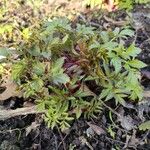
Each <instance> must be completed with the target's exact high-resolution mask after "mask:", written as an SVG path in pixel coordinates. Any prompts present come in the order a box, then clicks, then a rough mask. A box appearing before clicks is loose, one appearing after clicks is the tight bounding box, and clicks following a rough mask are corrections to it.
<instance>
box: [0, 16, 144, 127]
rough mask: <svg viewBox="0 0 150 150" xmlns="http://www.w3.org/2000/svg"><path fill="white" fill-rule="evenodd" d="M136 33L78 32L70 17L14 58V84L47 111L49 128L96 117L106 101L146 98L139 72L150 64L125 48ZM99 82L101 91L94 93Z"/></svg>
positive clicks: (47, 26) (35, 35) (35, 34)
mask: <svg viewBox="0 0 150 150" xmlns="http://www.w3.org/2000/svg"><path fill="white" fill-rule="evenodd" d="M133 34H134V32H133V31H132V30H130V29H128V28H125V29H118V28H116V29H115V30H114V31H101V32H99V31H97V30H95V29H94V28H93V27H87V26H85V25H80V24H78V25H77V26H76V28H72V27H71V23H70V22H69V21H68V20H67V19H64V18H57V19H54V20H51V21H48V22H46V23H45V22H44V23H43V25H41V26H40V27H39V28H37V29H33V30H32V32H31V33H30V34H29V35H30V36H29V37H28V40H25V41H24V43H22V44H21V45H20V47H18V48H17V54H18V59H17V60H13V59H9V60H11V63H12V79H13V80H14V81H15V82H16V83H18V85H19V86H20V90H21V91H23V93H24V94H23V96H24V98H25V99H26V100H28V99H30V100H31V99H32V100H34V101H36V103H37V106H38V107H37V108H38V109H42V110H44V111H45V117H44V118H45V121H46V122H47V124H48V126H49V127H51V128H54V127H55V126H60V127H61V129H62V130H64V129H66V128H68V127H69V126H70V124H69V123H70V122H72V120H73V119H75V118H77V119H78V118H79V117H80V116H81V115H82V114H83V115H84V116H85V117H96V115H95V114H96V113H99V112H101V110H102V103H101V101H102V100H103V101H104V100H105V101H108V100H113V99H114V100H115V102H116V104H118V103H120V104H122V105H124V102H125V100H131V101H134V100H141V99H142V87H141V85H140V82H139V80H140V78H139V77H140V75H139V74H140V73H139V69H140V68H142V67H145V66H146V65H145V64H144V63H143V62H141V61H139V60H137V59H136V56H137V55H138V54H139V53H140V51H141V50H140V49H139V48H137V47H135V45H134V44H131V45H130V46H129V47H125V46H124V41H125V39H127V38H128V37H129V36H133ZM8 53H9V50H8ZM1 54H2V53H1ZM6 57H7V56H6ZM5 61H6V60H5ZM93 81H94V82H93ZM87 82H88V83H89V84H87ZM93 83H94V86H95V87H99V88H98V89H99V90H98V91H95V89H91V87H90V85H92V84H93Z"/></svg>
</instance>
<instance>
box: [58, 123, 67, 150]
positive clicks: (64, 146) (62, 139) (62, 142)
mask: <svg viewBox="0 0 150 150" xmlns="http://www.w3.org/2000/svg"><path fill="white" fill-rule="evenodd" d="M57 130H58V132H59V135H60V138H61V143H60V144H59V145H58V148H59V146H60V145H61V144H63V148H64V150H67V149H66V144H65V142H64V139H65V138H66V136H65V137H64V138H63V136H62V134H61V131H60V129H59V127H58V126H57Z"/></svg>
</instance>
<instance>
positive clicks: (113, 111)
mask: <svg viewBox="0 0 150 150" xmlns="http://www.w3.org/2000/svg"><path fill="white" fill-rule="evenodd" d="M99 101H101V103H102V104H103V105H104V106H105V107H106V108H108V109H109V110H110V111H111V112H112V113H114V114H115V115H117V116H118V117H122V116H121V115H120V114H119V113H117V112H116V111H115V110H113V109H112V108H110V107H109V106H108V105H106V104H105V103H104V102H103V101H102V100H101V99H100V98H99Z"/></svg>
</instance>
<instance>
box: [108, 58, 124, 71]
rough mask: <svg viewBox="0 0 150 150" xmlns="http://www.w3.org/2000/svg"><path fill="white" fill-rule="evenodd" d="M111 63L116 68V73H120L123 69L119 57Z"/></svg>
mask: <svg viewBox="0 0 150 150" xmlns="http://www.w3.org/2000/svg"><path fill="white" fill-rule="evenodd" d="M110 63H111V65H113V66H114V68H115V72H116V73H119V72H120V70H121V68H122V65H121V59H120V58H119V57H117V56H115V57H113V58H112V59H111V61H110Z"/></svg>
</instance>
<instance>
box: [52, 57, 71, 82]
mask: <svg viewBox="0 0 150 150" xmlns="http://www.w3.org/2000/svg"><path fill="white" fill-rule="evenodd" d="M64 59H65V58H64V57H62V58H59V59H57V61H56V62H55V63H54V64H53V65H52V70H51V77H52V80H53V82H54V83H55V84H59V83H62V84H65V83H67V82H69V81H70V78H69V76H68V75H67V74H65V73H64V70H63V68H62V66H63V64H64Z"/></svg>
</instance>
